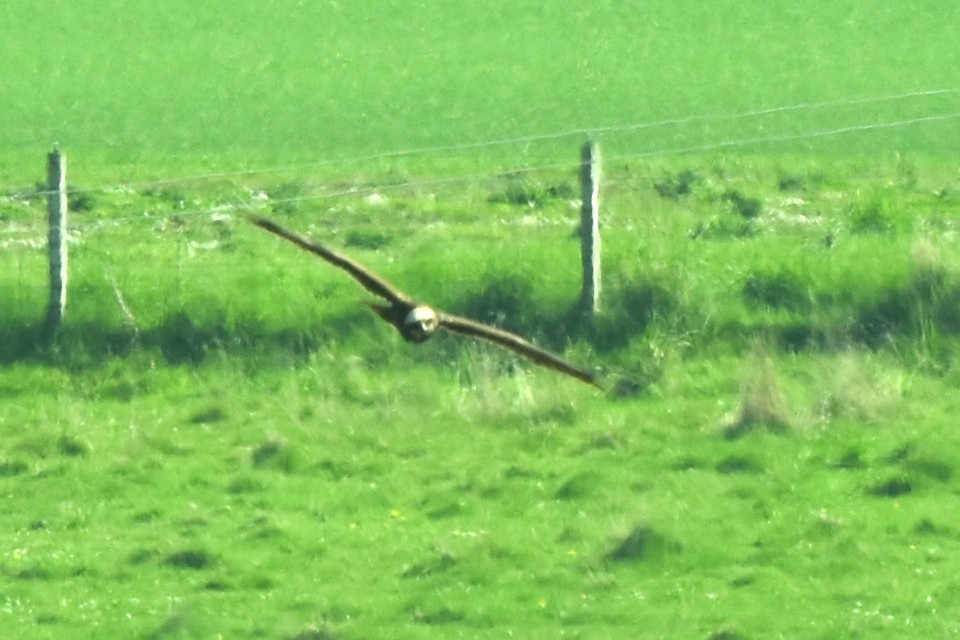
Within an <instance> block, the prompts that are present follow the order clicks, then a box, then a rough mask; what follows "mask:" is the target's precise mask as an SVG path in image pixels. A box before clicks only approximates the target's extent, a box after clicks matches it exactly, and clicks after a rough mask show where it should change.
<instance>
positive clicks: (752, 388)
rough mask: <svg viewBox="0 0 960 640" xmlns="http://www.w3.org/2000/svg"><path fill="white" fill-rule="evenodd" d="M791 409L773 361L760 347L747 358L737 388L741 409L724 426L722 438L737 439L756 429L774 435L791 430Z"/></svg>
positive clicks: (755, 348)
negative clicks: (771, 432)
mask: <svg viewBox="0 0 960 640" xmlns="http://www.w3.org/2000/svg"><path fill="white" fill-rule="evenodd" d="M790 424H791V420H790V408H789V406H788V403H787V397H786V394H785V393H784V392H783V387H782V385H781V383H780V377H779V375H778V374H777V371H776V367H775V366H774V363H773V359H772V358H771V357H770V355H769V354H768V353H767V351H766V349H765V348H763V346H761V345H758V346H756V347H754V349H753V352H752V353H751V354H750V356H749V357H748V358H747V362H746V365H745V368H744V373H743V380H742V382H741V386H740V405H739V407H738V409H737V411H736V413H735V414H734V415H733V416H732V417H730V418H729V419H728V420H727V421H726V422H725V424H724V426H723V430H724V435H725V436H726V437H728V438H738V437H740V436H742V435H744V434H746V433H748V432H749V431H752V430H754V429H756V428H759V427H766V428H767V429H769V430H771V431H774V432H781V431H785V430H786V429H788V428H789V427H790Z"/></svg>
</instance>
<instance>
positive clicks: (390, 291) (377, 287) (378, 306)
mask: <svg viewBox="0 0 960 640" xmlns="http://www.w3.org/2000/svg"><path fill="white" fill-rule="evenodd" d="M250 221H251V222H253V224H255V225H257V226H258V227H260V228H261V229H264V230H266V231H269V232H270V233H273V234H275V235H278V236H280V237H281V238H284V239H285V240H288V241H290V242H292V243H293V244H295V245H297V246H299V247H300V248H302V249H305V250H307V251H309V252H311V253H313V254H315V255H318V256H320V257H321V258H323V259H324V260H326V261H327V262H329V263H331V264H333V265H334V266H337V267H339V268H341V269H343V270H344V271H346V272H347V273H348V274H350V275H351V276H352V277H353V278H354V279H355V280H357V282H359V283H360V285H361V286H363V288H364V289H366V290H367V291H369V292H370V293H372V294H374V295H376V296H379V297H380V298H383V299H384V300H385V302H370V303H368V304H369V306H370V308H371V309H372V310H373V311H374V313H376V314H377V315H378V316H380V317H381V318H382V319H383V320H385V321H386V322H388V323H389V324H391V325H393V326H394V328H396V329H397V331H398V332H399V333H400V335H401V336H402V337H403V339H404V340H406V341H407V342H413V343H420V342H425V341H426V340H428V339H429V338H430V337H431V336H432V335H433V334H434V333H436V331H437V329H439V328H440V327H443V328H445V329H447V330H449V331H452V332H455V333H460V334H463V335H467V336H472V337H474V338H480V339H482V340H487V341H488V342H493V343H495V344H498V345H500V346H501V347H504V348H506V349H509V350H510V351H513V352H514V353H516V354H518V355H521V356H524V357H525V358H528V359H530V360H531V361H533V362H535V363H537V364H540V365H543V366H545V367H549V368H551V369H554V370H555V371H559V372H561V373H565V374H567V375H569V376H573V377H574V378H577V379H578V380H581V381H582V382H586V383H587V384H591V385H594V386H595V387H598V388H601V389H602V388H603V387H602V386H601V385H600V383H599V382H598V380H597V376H596V374H594V373H592V372H590V371H587V370H585V369H581V368H580V367H577V366H576V365H573V364H571V363H569V362H567V361H566V360H564V359H563V358H561V357H560V356H558V355H556V354H554V353H551V352H549V351H547V350H545V349H541V348H540V347H537V346H536V345H533V344H531V343H530V342H527V341H526V340H524V339H523V338H521V337H520V336H518V335H516V334H514V333H510V332H509V331H504V330H502V329H497V328H496V327H491V326H489V325H485V324H483V323H480V322H476V321H475V320H470V319H469V318H464V317H461V316H456V315H452V314H448V313H444V312H442V311H439V310H437V309H434V308H432V307H429V306H427V305H425V304H421V303H419V302H417V301H416V300H414V299H413V298H411V297H410V296H408V295H407V294H405V293H403V292H402V291H400V290H399V289H397V288H396V287H394V286H393V285H391V284H390V283H389V282H387V281H386V280H385V279H384V278H382V277H381V276H379V275H377V274H376V273H374V272H372V271H370V270H369V269H367V268H366V267H365V266H363V265H361V264H360V263H359V262H356V261H355V260H353V259H351V258H348V257H347V256H344V255H342V254H340V253H337V252H335V251H333V250H332V249H330V248H328V247H325V246H323V245H321V244H318V243H316V242H313V241H311V240H309V239H307V238H305V237H303V236H301V235H299V234H297V233H294V232H292V231H289V230H287V229H285V228H283V227H282V226H280V225H278V224H277V223H275V222H273V221H272V220H269V219H267V218H261V217H258V216H251V218H250Z"/></svg>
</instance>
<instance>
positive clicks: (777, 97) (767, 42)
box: [0, 0, 958, 182]
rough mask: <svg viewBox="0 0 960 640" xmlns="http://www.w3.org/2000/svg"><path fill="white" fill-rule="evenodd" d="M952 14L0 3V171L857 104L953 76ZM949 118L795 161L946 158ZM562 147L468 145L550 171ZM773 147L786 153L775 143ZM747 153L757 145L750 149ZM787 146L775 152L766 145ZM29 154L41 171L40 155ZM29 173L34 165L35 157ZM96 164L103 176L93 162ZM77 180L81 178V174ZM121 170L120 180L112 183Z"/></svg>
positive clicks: (659, 144) (646, 139)
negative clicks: (0, 7) (45, 163)
mask: <svg viewBox="0 0 960 640" xmlns="http://www.w3.org/2000/svg"><path fill="white" fill-rule="evenodd" d="M954 18H955V9H954V8H952V7H949V6H945V5H943V4H942V3H936V2H926V3H921V4H919V5H914V6H912V7H911V8H910V10H909V11H907V10H906V9H903V8H899V7H895V6H892V5H890V4H889V3H884V2H880V1H879V0H876V1H868V2H836V3H830V4H829V5H813V4H807V3H797V2H788V1H786V0H773V1H772V2H768V3H765V4H764V6H763V7H757V6H756V5H751V4H749V3H745V2H736V1H733V0H729V1H728V0H724V1H721V2H714V3H710V4H709V5H703V4H702V3H686V2H681V3H674V2H644V3H641V4H637V3H628V2H617V1H614V0H606V1H600V2H594V3H589V4H586V5H583V6H580V5H576V4H574V3H569V2H546V3H544V2H533V1H529V2H528V1H525V0H519V1H517V2H509V3H508V2H496V1H491V2H483V3H482V4H477V5H475V6H470V7H462V6H458V5H453V4H451V3H449V2H442V1H441V0H432V1H418V0H409V1H397V2H393V1H390V0H386V1H381V2H365V1H360V2H333V1H330V2H327V1H325V0H317V1H313V2H303V3H300V2H293V1H291V2H239V3H235V4H233V5H229V6H227V5H225V4H223V3H220V2H201V3H185V2H184V3H181V2H168V3H163V4H157V5H155V6H151V7H146V6H143V5H142V4H141V3H134V2H126V1H122V0H107V1H105V2H98V3H87V2H59V3H54V4H51V5H47V6H44V5H38V4H37V3H30V2H25V1H20V0H14V1H12V2H9V3H7V4H6V6H5V7H4V22H5V23H6V24H7V25H8V26H7V29H8V31H10V32H11V36H10V37H7V38H4V41H3V43H2V44H0V60H2V64H3V71H4V94H5V96H6V97H5V98H4V100H3V101H2V104H0V116H2V121H3V122H4V135H3V136H2V138H0V157H2V158H3V163H2V168H3V170H4V173H7V174H11V175H12V176H13V177H15V178H17V179H21V180H22V179H24V178H26V177H27V176H33V175H35V173H36V169H34V168H33V167H34V165H36V164H37V163H38V159H37V157H38V156H39V155H40V154H42V153H44V152H45V151H46V150H48V149H49V148H50V147H51V146H52V145H53V144H55V143H57V144H60V145H61V146H62V147H63V148H64V149H69V150H70V152H71V154H72V155H73V156H75V158H76V161H77V166H76V171H78V172H83V171H88V172H91V173H92V174H93V175H94V176H96V177H97V178H98V179H102V180H105V181H107V182H110V180H109V178H110V177H111V176H110V174H109V171H118V172H122V171H126V172H131V171H138V170H148V171H149V172H151V173H152V174H162V175H164V176H171V175H174V176H179V175H190V174H191V172H194V171H197V170H205V169H221V168H228V169H232V170H241V169H248V170H249V169H261V168H273V167H274V166H275V165H277V164H280V165H286V164H290V163H296V162H303V161H307V162H313V161H330V162H333V163H337V162H339V161H342V160H343V159H345V158H349V157H355V156H365V155H369V154H380V153H385V152H392V151H400V150H408V149H418V148H431V147H437V146H450V145H464V144H470V143H482V142H489V141H494V140H502V139H510V138H515V137H524V136H534V135H540V134H554V133H558V132H564V131H570V130H580V129H586V130H591V129H595V128H601V127H609V126H619V125H631V124H639V123H649V122H657V121H661V120H667V119H675V118H683V117H687V116H698V115H710V116H722V115H728V114H738V113H744V112H749V111H754V110H758V109H764V108H770V107H780V106H787V105H798V104H808V103H820V102H831V101H851V100H856V99H858V98H870V97H878V96H888V95H900V94H905V93H910V92H915V91H929V90H934V89H953V88H955V87H956V85H957V82H956V81H957V73H958V72H957V65H956V60H955V57H956V52H955V47H954V43H955V42H956V39H957V36H958V32H957V30H958V26H957V21H956V20H954ZM956 110H957V109H956V95H955V94H951V95H941V96H936V97H930V98H927V99H918V100H910V101H899V102H890V103H880V104H870V105H849V106H845V107H831V108H824V109H814V110H808V111H803V112H800V113H787V114H781V115H780V116H774V117H768V118H760V119H748V120H747V121H732V122H711V123H709V124H700V125H693V126H686V125H685V126H672V127H663V128H658V129H655V130H644V129H641V130H638V131H635V132H625V133H618V134H617V135H611V136H609V138H610V139H609V140H604V141H605V142H607V143H608V144H609V145H610V151H611V152H614V153H617V154H620V153H623V154H631V153H643V152H649V151H658V150H663V149H672V148H675V147H687V146H691V145H698V144H703V143H710V142H717V141H721V140H726V139H730V138H733V139H745V138H750V137H754V135H755V134H771V133H776V134H792V133H801V132H810V131H814V130H822V129H832V128H835V127H844V126H851V125H868V124H875V123H879V122H884V121H893V120H903V119H908V118H914V117H926V116H930V115H937V114H942V113H951V112H956ZM952 125H955V123H952V124H951V123H940V124H930V125H921V126H914V127H907V128H898V129H893V130H888V131H882V132H878V133H871V134H865V135H860V136H856V135H855V136H844V137H839V138H831V139H829V140H825V141H819V140H814V141H809V140H806V141H800V142H798V143H794V144H790V145H787V146H788V147H789V148H799V149H808V148H811V147H812V148H813V149H814V150H816V151H817V152H821V151H850V150H851V148H852V149H854V150H859V151H861V152H863V153H877V152H880V153H882V152H883V151H885V150H889V149H906V148H913V149H917V150H922V151H925V152H953V150H954V149H955V148H956V137H955V132H956V127H955V126H952ZM569 146H570V144H569V140H561V141H558V142H554V143H552V144H543V145H533V146H532V148H531V147H530V146H529V145H527V146H523V147H520V148H519V149H518V148H517V147H513V148H508V149H497V148H493V149H481V150H480V151H478V152H476V153H475V154H473V155H474V156H479V157H480V160H481V161H483V160H485V159H486V158H487V156H489V155H499V154H503V155H504V156H506V157H505V158H500V159H501V161H504V162H509V163H512V164H517V163H522V162H526V161H528V158H526V157H524V154H532V156H533V160H535V161H537V162H540V161H542V160H544V159H548V160H554V161H555V160H556V159H557V158H558V157H563V158H565V157H566V156H567V155H569V154H570V150H569ZM777 146H778V147H779V146H780V145H777ZM760 150H761V151H764V152H766V151H770V150H771V149H770V148H769V147H761V148H760ZM775 150H776V151H780V150H781V149H780V148H777V149H775ZM40 160H42V158H40ZM41 166H42V165H41ZM108 170H109V171H108ZM80 175H81V176H83V175H84V174H83V173H80ZM116 177H122V173H121V174H119V175H117V176H116Z"/></svg>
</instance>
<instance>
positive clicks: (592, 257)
mask: <svg viewBox="0 0 960 640" xmlns="http://www.w3.org/2000/svg"><path fill="white" fill-rule="evenodd" d="M580 161H581V164H580V188H581V194H582V201H583V205H582V207H581V209H580V242H581V244H580V257H581V259H582V261H583V285H582V286H581V289H580V304H581V306H582V308H583V309H584V311H588V312H590V313H597V312H598V311H599V310H600V145H598V144H597V143H596V142H594V141H592V140H588V141H587V142H586V144H584V145H583V148H582V150H581V152H580Z"/></svg>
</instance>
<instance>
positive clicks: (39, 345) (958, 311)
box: [0, 267, 960, 373]
mask: <svg viewBox="0 0 960 640" xmlns="http://www.w3.org/2000/svg"><path fill="white" fill-rule="evenodd" d="M788 276H789V274H788ZM664 278H669V276H660V277H657V276H656V275H643V276H640V277H639V278H634V279H631V280H627V281H621V282H615V283H614V284H613V285H612V286H610V287H609V288H608V289H607V291H606V298H605V300H604V307H603V310H602V311H601V312H600V313H599V314H595V315H594V314H590V313H585V312H584V311H583V310H582V308H581V307H580V305H579V304H578V303H577V301H576V300H574V299H569V298H568V299H567V300H566V301H563V302H557V301H556V300H555V299H553V300H548V301H544V296H542V295H538V292H537V291H535V290H534V286H533V285H532V284H531V283H530V282H529V281H528V280H525V279H523V278H521V277H519V276H512V277H511V276H508V277H497V278H494V277H489V278H487V280H486V282H482V283H480V286H479V289H475V290H473V291H467V292H463V293H461V294H460V295H459V296H458V297H454V298H453V299H451V300H450V303H449V306H448V307H447V310H448V311H450V312H452V313H457V314H460V315H464V316H466V317H469V318H473V319H475V320H478V321H480V322H484V323H487V324H490V325H493V326H496V327H500V328H503V329H505V330H508V331H512V332H515V333H517V334H519V335H521V336H523V337H524V338H526V339H528V340H530V341H531V342H533V343H535V344H538V345H540V346H542V347H544V348H547V349H550V350H553V351H556V352H558V353H564V352H565V351H566V350H567V348H568V347H569V346H570V345H571V344H581V345H586V346H587V347H588V348H589V349H591V350H593V351H594V352H596V353H597V354H600V355H602V356H603V358H602V359H604V360H606V361H607V362H610V361H614V362H615V361H616V360H617V358H618V357H620V354H623V353H625V351H624V350H626V352H629V351H630V348H631V343H634V341H635V340H636V338H638V337H641V336H644V335H650V334H651V332H654V331H655V332H657V334H659V335H665V336H670V335H674V336H676V337H678V338H679V337H682V338H683V339H684V340H688V339H689V338H690V336H693V337H695V339H696V340H697V344H696V345H693V348H699V347H705V346H709V345H710V344H711V343H720V344H723V345H727V346H731V347H733V348H738V349H746V348H749V346H750V345H751V344H752V343H753V341H754V340H755V338H756V337H757V336H758V335H761V336H764V337H765V338H766V339H768V340H769V341H770V343H771V344H776V345H777V346H778V347H779V348H782V349H786V350H789V351H800V350H808V349H830V348H831V347H833V346H836V345H844V346H850V345H851V344H856V345H862V346H866V347H868V348H874V349H877V348H881V347H884V346H886V345H894V346H900V345H903V344H905V343H909V344H914V345H915V346H917V347H918V348H922V349H924V350H925V354H926V355H927V356H928V359H929V356H931V355H932V356H937V354H936V353H934V354H931V353H930V351H931V349H935V348H937V345H938V344H940V343H942V345H943V348H942V349H940V350H941V351H943V354H941V355H942V356H943V358H946V359H947V360H949V359H950V358H951V357H952V356H950V354H951V353H952V350H951V349H950V348H949V347H950V345H952V344H953V342H954V338H956V337H958V336H960V320H958V318H960V276H957V275H956V274H953V273H952V272H947V271H946V270H945V269H942V268H936V267H935V268H928V269H918V270H917V271H916V272H915V273H914V274H911V276H909V277H908V278H907V279H906V281H905V282H901V283H891V284H889V285H887V286H886V287H884V288H881V289H880V290H878V291H875V292H868V293H867V294H863V293H862V292H843V291H840V292H837V291H832V292H822V291H820V292H818V291H809V290H807V289H806V287H802V286H800V285H799V284H798V282H797V281H796V280H795V279H794V278H792V277H784V276H783V274H780V273H775V274H773V275H769V274H768V275H766V276H764V277H760V276H757V277H751V278H749V279H748V280H747V282H746V284H745V285H744V288H743V291H742V294H741V295H742V298H741V300H740V302H741V303H743V304H744V310H743V312H742V313H740V314H733V315H731V316H730V317H727V318H725V319H721V320H717V319H716V318H713V317H711V316H710V315H709V314H708V313H707V311H706V310H704V309H700V308H698V307H697V305H696V304H695V302H691V301H689V300H685V299H683V298H682V297H681V296H680V295H679V294H677V293H676V292H675V291H674V288H673V287H671V286H670V283H669V282H667V281H665V279H664ZM825 306H826V307H829V312H822V313H820V312H818V313H814V312H813V311H812V310H814V309H822V308H824V307H825ZM771 309H773V310H774V312H775V313H770V310H771ZM378 322H379V320H377V319H376V318H375V317H374V316H373V315H372V314H370V313H369V312H368V311H367V310H366V309H365V308H363V306H362V305H357V307H356V308H355V309H351V310H349V311H346V312H339V313H334V314H331V315H323V316H318V317H316V318H315V319H313V320H311V321H310V322H309V323H308V324H305V325H300V326H290V325H287V326H282V325H281V326H278V324H277V323H276V321H274V322H273V323H272V324H267V323H265V322H264V321H263V320H260V319H259V317H258V316H256V315H253V314H252V313H251V314H250V315H243V314H238V313H236V312H235V311H233V310H227V309H199V308H198V309H179V310H175V311H172V312H170V313H168V314H167V315H166V316H165V317H163V318H162V319H161V320H160V321H158V322H157V323H156V324H154V325H152V326H147V327H139V328H135V327H132V326H128V325H123V324H122V323H119V322H113V323H111V322H110V321H99V320H97V319H96V318H93V319H90V318H86V319H79V320H78V319H74V318H71V317H70V316H69V315H68V318H67V321H66V322H65V324H64V326H63V327H62V328H61V330H60V331H59V333H58V334H57V335H56V337H55V339H54V340H52V341H49V340H45V339H44V332H43V327H42V325H41V324H40V323H31V322H28V321H24V320H23V319H22V318H19V319H18V318H14V319H11V320H9V321H7V322H6V323H5V324H2V323H0V364H12V363H16V362H20V361H28V362H41V363H47V364H54V365H58V366H66V367H69V368H83V367H87V366H96V365H98V364H101V363H103V362H104V361H106V360H108V359H111V358H115V357H122V356H125V355H128V354H131V353H133V352H136V351H138V350H147V351H152V352H156V353H159V354H160V356H161V357H162V358H163V359H164V360H165V361H166V362H168V363H170V364H198V363H200V362H203V361H204V360H205V359H207V358H208V357H209V356H210V355H211V354H217V355H223V354H226V355H238V356H244V355H258V356H263V355H278V356H283V357H288V358H293V359H296V358H302V357H308V356H309V355H310V354H312V353H314V352H316V351H317V350H320V349H322V348H324V347H325V346H326V345H329V344H331V343H339V344H343V343H347V344H350V343H351V342H355V343H356V344H357V345H360V346H359V347H358V348H360V349H361V350H363V349H366V350H369V348H370V344H371V343H370V341H369V339H365V338H364V337H363V336H364V335H368V336H369V334H370V333H371V332H372V331H375V329H374V327H375V326H376V324H377V323H378ZM938 341H939V342H938ZM449 344H451V345H460V344H461V342H460V341H449ZM451 348H453V349H458V348H459V346H453V347H451ZM633 355H636V354H633ZM624 357H626V358H629V357H630V353H626V355H625V356H624ZM943 358H941V359H943ZM634 359H636V358H634ZM640 359H645V358H644V357H641V358H640ZM947 364H949V363H947ZM636 366H640V365H636ZM654 373H655V372H654Z"/></svg>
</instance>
